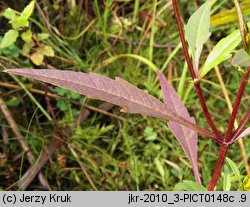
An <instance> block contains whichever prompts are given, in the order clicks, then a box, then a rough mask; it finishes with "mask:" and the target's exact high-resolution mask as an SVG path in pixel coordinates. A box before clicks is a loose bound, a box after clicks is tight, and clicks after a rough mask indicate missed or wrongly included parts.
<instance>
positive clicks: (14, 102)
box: [5, 97, 21, 107]
mask: <svg viewBox="0 0 250 207" xmlns="http://www.w3.org/2000/svg"><path fill="white" fill-rule="evenodd" d="M5 103H6V105H7V106H10V107H17V106H18V105H19V104H20V103H21V99H20V98H17V97H12V98H11V99H10V100H9V101H6V102H5Z"/></svg>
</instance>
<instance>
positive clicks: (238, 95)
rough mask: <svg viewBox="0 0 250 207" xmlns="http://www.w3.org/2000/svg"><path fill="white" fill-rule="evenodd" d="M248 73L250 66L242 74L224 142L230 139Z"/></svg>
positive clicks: (249, 72)
mask: <svg viewBox="0 0 250 207" xmlns="http://www.w3.org/2000/svg"><path fill="white" fill-rule="evenodd" d="M249 75H250V68H248V69H247V72H246V73H245V75H244V76H243V78H242V80H241V84H240V88H239V91H238V94H237V96H236V99H235V103H234V107H233V111H232V114H231V117H230V121H229V124H228V128H227V132H226V136H225V141H226V142H228V141H230V139H231V133H232V131H233V127H234V122H235V119H236V115H237V112H238V110H239V106H240V103H241V99H242V96H243V93H244V91H245V88H246V85H247V81H248V78H249Z"/></svg>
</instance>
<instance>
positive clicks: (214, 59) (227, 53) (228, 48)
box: [199, 30, 241, 78]
mask: <svg viewBox="0 0 250 207" xmlns="http://www.w3.org/2000/svg"><path fill="white" fill-rule="evenodd" d="M240 42H241V36H240V32H239V30H235V31H234V32H233V33H231V34H230V35H228V36H227V37H225V38H223V39H221V40H220V41H219V42H218V43H217V44H216V45H215V47H214V48H213V50H212V51H211V52H210V53H209V55H208V57H207V60H206V62H205V64H204V66H203V67H202V69H201V71H200V75H199V77H200V78H203V77H204V76H205V75H206V74H207V73H208V72H209V71H210V70H211V69H213V68H214V67H215V66H217V65H219V64H220V63H222V62H223V61H225V60H227V59H229V58H230V57H231V56H232V54H231V52H232V51H233V50H234V49H235V48H236V47H237V46H238V45H239V44H240Z"/></svg>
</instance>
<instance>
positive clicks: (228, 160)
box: [226, 157, 240, 176]
mask: <svg viewBox="0 0 250 207" xmlns="http://www.w3.org/2000/svg"><path fill="white" fill-rule="evenodd" d="M226 162H227V164H228V166H229V167H230V169H231V170H232V172H233V173H234V174H235V175H236V176H240V171H239V169H238V167H237V165H236V164H235V163H234V162H233V161H232V160H231V159H229V158H228V157H226Z"/></svg>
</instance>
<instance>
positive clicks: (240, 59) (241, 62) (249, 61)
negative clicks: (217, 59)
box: [232, 49, 250, 67]
mask: <svg viewBox="0 0 250 207" xmlns="http://www.w3.org/2000/svg"><path fill="white" fill-rule="evenodd" d="M232 64H234V65H237V66H240V67H248V66H250V55H249V54H248V53H247V52H246V51H245V50H244V49H240V50H238V51H237V53H236V55H235V56H234V58H233V61H232Z"/></svg>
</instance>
